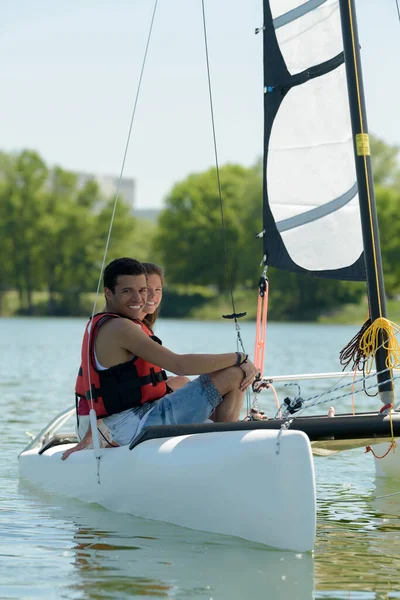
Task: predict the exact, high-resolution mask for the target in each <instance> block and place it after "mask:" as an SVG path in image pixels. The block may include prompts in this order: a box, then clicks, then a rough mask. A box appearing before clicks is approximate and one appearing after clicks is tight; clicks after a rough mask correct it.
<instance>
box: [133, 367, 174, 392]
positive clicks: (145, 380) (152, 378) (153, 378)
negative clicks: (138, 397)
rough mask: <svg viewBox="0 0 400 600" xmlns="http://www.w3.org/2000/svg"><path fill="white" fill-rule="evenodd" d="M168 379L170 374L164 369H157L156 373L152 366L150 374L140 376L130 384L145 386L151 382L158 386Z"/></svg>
mask: <svg viewBox="0 0 400 600" xmlns="http://www.w3.org/2000/svg"><path fill="white" fill-rule="evenodd" d="M167 379H168V375H167V374H166V372H165V371H164V370H163V371H157V373H156V372H155V370H154V369H153V367H151V369H150V373H149V375H143V377H138V378H137V379H136V380H135V381H134V382H132V383H131V384H130V385H132V387H143V386H144V385H149V384H151V385H153V386H156V385H158V384H159V383H160V382H162V381H167Z"/></svg>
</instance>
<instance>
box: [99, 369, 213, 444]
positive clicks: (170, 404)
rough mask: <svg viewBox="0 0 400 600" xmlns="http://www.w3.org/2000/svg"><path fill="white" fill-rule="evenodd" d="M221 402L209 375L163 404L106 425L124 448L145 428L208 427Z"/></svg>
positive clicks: (158, 402) (148, 406)
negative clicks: (192, 425) (209, 419)
mask: <svg viewBox="0 0 400 600" xmlns="http://www.w3.org/2000/svg"><path fill="white" fill-rule="evenodd" d="M221 402H222V397H221V395H220V393H219V391H218V390H217V388H216V387H215V385H214V384H213V383H212V381H211V377H210V375H209V374H208V373H206V374H204V375H200V376H199V377H197V378H196V379H193V381H189V383H186V384H185V385H184V386H183V387H181V388H179V390H176V392H172V394H167V395H166V396H163V398H160V400H156V401H155V402H146V403H145V404H143V406H141V407H140V408H134V409H130V410H125V411H124V412H122V413H118V414H115V415H111V416H110V417H106V418H104V419H103V423H104V424H105V425H106V426H107V427H108V428H109V430H110V433H111V437H112V439H113V440H114V441H115V442H117V443H118V444H120V445H121V446H124V445H126V444H129V443H130V442H131V440H132V439H133V438H134V437H136V436H138V435H139V433H140V432H141V430H142V429H143V428H144V427H152V426H155V425H182V424H184V423H188V424H191V423H204V422H205V421H206V420H207V419H208V418H209V416H210V415H211V414H212V413H213V412H214V410H215V409H216V408H217V406H218V405H219V404H220V403H221Z"/></svg>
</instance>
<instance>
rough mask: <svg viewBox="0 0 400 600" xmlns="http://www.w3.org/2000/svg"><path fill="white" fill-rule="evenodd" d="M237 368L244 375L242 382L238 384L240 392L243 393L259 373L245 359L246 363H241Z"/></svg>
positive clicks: (249, 361)
mask: <svg viewBox="0 0 400 600" xmlns="http://www.w3.org/2000/svg"><path fill="white" fill-rule="evenodd" d="M239 368H240V369H241V370H242V371H243V373H244V378H243V381H242V383H241V384H240V390H241V391H242V392H244V391H245V390H246V389H247V388H248V387H249V385H251V384H252V383H253V381H254V380H255V378H256V376H257V375H258V374H259V373H258V370H257V368H256V367H255V366H254V365H253V363H252V362H251V360H249V359H247V361H246V362H244V363H242V364H241V365H240V367H239Z"/></svg>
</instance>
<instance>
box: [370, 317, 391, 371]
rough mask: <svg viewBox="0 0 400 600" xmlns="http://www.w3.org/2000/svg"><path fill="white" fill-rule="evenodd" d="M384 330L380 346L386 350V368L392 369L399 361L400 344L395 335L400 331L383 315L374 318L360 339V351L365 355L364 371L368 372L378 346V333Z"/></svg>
mask: <svg viewBox="0 0 400 600" xmlns="http://www.w3.org/2000/svg"><path fill="white" fill-rule="evenodd" d="M382 331H383V332H384V333H385V334H386V335H383V340H384V341H383V342H382V347H383V348H385V350H386V351H387V356H386V360H385V364H386V367H387V368H388V369H394V368H395V367H396V366H397V365H398V364H399V362H400V345H399V342H398V341H397V338H396V335H397V334H398V333H400V328H399V327H398V326H397V325H396V324H395V323H393V322H392V321H389V320H388V319H385V318H383V317H380V318H379V319H375V321H374V322H373V323H371V324H370V325H369V327H368V328H367V329H366V330H365V331H364V332H363V334H362V336H361V339H360V352H362V353H363V354H364V356H365V357H366V371H367V373H370V372H371V370H372V367H373V360H374V358H375V354H376V352H377V350H378V348H379V347H380V344H379V337H380V333H381V332H382Z"/></svg>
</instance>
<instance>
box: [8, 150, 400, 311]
mask: <svg viewBox="0 0 400 600" xmlns="http://www.w3.org/2000/svg"><path fill="white" fill-rule="evenodd" d="M371 146H372V159H373V166H374V177H375V186H376V188H375V190H376V198H377V209H378V217H379V223H380V231H381V245H382V258H383V264H384V270H385V283H386V291H387V294H388V296H389V297H395V296H396V295H397V294H399V293H400V261H399V254H400V242H399V239H400V236H399V232H398V227H399V225H398V218H397V211H398V208H399V205H400V191H399V190H400V172H399V165H398V150H399V149H398V148H397V147H394V146H389V145H388V144H385V143H384V142H383V141H382V140H379V139H377V138H373V139H372V144H371ZM218 184H219V185H218ZM219 187H220V190H221V198H222V206H221V203H220V195H219ZM261 198H262V166H261V164H260V163H257V164H256V165H254V166H253V167H251V168H246V167H243V166H240V165H225V166H223V167H221V168H220V171H219V181H218V179H217V173H216V170H215V169H209V170H207V171H205V172H202V173H196V174H192V175H189V176H188V177H187V178H186V179H185V180H183V181H180V182H178V183H176V184H175V185H174V186H173V188H172V190H171V191H170V192H169V194H168V196H167V198H166V203H165V208H164V210H163V211H162V212H161V214H160V215H159V218H158V222H157V224H156V225H152V224H151V223H149V222H147V221H143V220H138V219H136V218H134V216H133V215H132V214H131V209H130V207H129V206H128V205H127V204H126V203H125V202H124V201H123V199H121V200H120V201H119V203H118V208H117V211H116V214H115V218H114V224H113V231H112V236H111V240H110V246H109V251H108V255H107V260H112V259H113V258H115V257H117V256H133V257H135V258H138V259H139V260H150V261H154V262H159V263H160V264H162V265H163V266H164V267H165V269H166V274H167V280H168V288H167V293H166V297H165V301H164V302H163V314H164V316H179V317H181V316H183V317H184V316H191V315H196V316H199V315H200V316H201V315H202V314H204V315H212V316H215V317H218V316H220V314H221V311H222V312H224V311H226V310H225V309H226V306H227V303H228V302H229V289H230V281H231V284H232V286H233V289H234V298H235V300H236V299H237V300H238V302H239V304H240V306H237V307H236V308H237V309H238V310H247V311H248V312H249V314H250V316H254V309H255V303H256V300H255V293H256V289H257V284H258V279H259V277H260V272H261V269H260V261H261V258H262V243H261V241H260V239H258V238H257V237H256V234H257V233H259V232H260V231H261V230H262V202H261ZM114 200H115V199H114V198H104V197H102V196H101V194H100V191H99V189H98V187H97V185H96V184H95V183H94V181H89V182H88V183H86V185H84V186H83V187H82V186H78V182H77V177H76V175H75V174H73V173H70V172H68V171H65V170H63V169H61V168H60V167H56V168H52V169H50V168H49V167H48V166H47V165H46V164H45V162H44V161H43V159H42V158H41V157H40V156H39V154H38V153H37V152H33V151H29V150H24V151H22V152H20V153H19V154H6V153H0V250H1V251H2V257H3V260H2V261H1V262H0V311H1V298H2V297H4V296H5V295H6V294H7V293H9V291H10V290H15V293H16V294H17V298H18V305H17V311H18V312H19V313H23V314H35V312H37V311H38V307H37V302H35V300H34V296H35V294H37V293H38V292H42V293H43V298H44V300H42V305H41V307H40V310H41V313H42V314H49V315H55V314H68V315H78V314H87V311H88V309H89V306H88V297H89V294H90V293H93V292H94V291H95V290H96V287H97V281H98V276H99V272H100V266H101V262H102V257H103V252H104V248H105V243H106V239H107V234H108V228H109V225H110V219H111V214H112V211H113V205H114ZM222 220H223V224H224V232H225V234H224V235H222V227H221V222H222ZM268 275H269V279H270V284H271V285H270V316H271V318H273V319H290V320H307V319H314V318H316V317H318V315H320V314H322V313H326V312H329V311H332V310H334V309H335V308H337V307H338V306H341V305H342V304H344V303H357V302H359V300H360V298H361V297H362V296H364V295H365V285H364V284H359V283H351V282H338V281H327V280H319V279H315V278H310V277H306V276H300V275H296V274H292V273H286V272H282V271H277V270H274V269H270V270H269V272H268ZM252 294H253V295H252ZM242 304H243V306H242ZM210 306H211V307H213V309H212V310H211V312H210V311H209V310H208V309H207V307H210ZM249 309H250V310H249ZM202 310H203V312H202ZM213 311H214V312H213Z"/></svg>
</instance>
